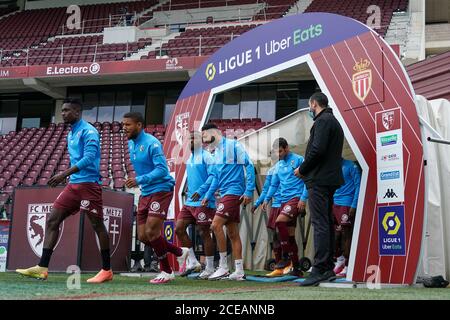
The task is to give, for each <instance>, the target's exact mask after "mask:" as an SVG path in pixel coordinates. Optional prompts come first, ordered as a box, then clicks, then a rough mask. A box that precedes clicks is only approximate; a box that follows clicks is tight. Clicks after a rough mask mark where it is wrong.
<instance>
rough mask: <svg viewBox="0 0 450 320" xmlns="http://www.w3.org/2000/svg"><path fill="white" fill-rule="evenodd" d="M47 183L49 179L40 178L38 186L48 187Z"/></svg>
mask: <svg viewBox="0 0 450 320" xmlns="http://www.w3.org/2000/svg"><path fill="white" fill-rule="evenodd" d="M47 182H48V178H39V180H38V183H37V184H38V185H39V186H46V185H47Z"/></svg>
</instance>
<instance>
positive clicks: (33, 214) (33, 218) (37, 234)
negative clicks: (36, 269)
mask: <svg viewBox="0 0 450 320" xmlns="http://www.w3.org/2000/svg"><path fill="white" fill-rule="evenodd" d="M52 207H53V204H52V203H40V204H29V205H28V215H27V238H28V244H29V245H30V247H31V249H32V250H33V252H34V253H35V254H36V255H37V256H38V257H41V256H42V249H43V245H44V238H45V226H46V221H47V215H49V214H50V213H51V211H52ZM63 232H64V222H63V223H61V225H60V226H59V237H58V241H57V242H56V246H55V249H56V248H57V247H58V244H59V241H60V240H61V237H62V234H63Z"/></svg>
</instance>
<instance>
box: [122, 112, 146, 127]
mask: <svg viewBox="0 0 450 320" xmlns="http://www.w3.org/2000/svg"><path fill="white" fill-rule="evenodd" d="M123 117H124V118H128V119H132V120H133V121H134V122H136V123H138V122H140V123H142V126H145V120H144V117H143V116H142V113H140V112H128V113H125V114H124V115H123Z"/></svg>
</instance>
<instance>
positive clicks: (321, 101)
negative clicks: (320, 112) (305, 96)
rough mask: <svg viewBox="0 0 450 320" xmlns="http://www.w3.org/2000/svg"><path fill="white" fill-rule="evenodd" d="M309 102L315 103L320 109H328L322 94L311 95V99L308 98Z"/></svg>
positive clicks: (326, 99) (326, 101) (325, 98)
mask: <svg viewBox="0 0 450 320" xmlns="http://www.w3.org/2000/svg"><path fill="white" fill-rule="evenodd" d="M309 100H310V101H316V102H317V103H318V104H319V106H321V107H322V108H327V107H328V98H327V96H326V95H324V94H323V93H322V92H315V93H313V95H312V96H311V98H309Z"/></svg>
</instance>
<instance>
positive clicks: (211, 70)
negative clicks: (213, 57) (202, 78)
mask: <svg viewBox="0 0 450 320" xmlns="http://www.w3.org/2000/svg"><path fill="white" fill-rule="evenodd" d="M205 75H206V79H208V81H212V80H213V79H214V77H215V76H216V67H215V66H214V64H213V63H210V64H208V66H207V67H206V72H205Z"/></svg>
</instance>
